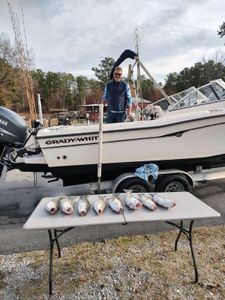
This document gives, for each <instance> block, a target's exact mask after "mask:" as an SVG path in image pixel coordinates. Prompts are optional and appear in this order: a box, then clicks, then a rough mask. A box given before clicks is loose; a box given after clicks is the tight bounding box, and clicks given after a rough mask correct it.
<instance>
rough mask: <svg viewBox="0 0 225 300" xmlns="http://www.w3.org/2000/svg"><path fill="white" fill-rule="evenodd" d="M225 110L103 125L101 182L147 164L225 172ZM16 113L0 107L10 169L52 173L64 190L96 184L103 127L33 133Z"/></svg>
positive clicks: (4, 159) (0, 132) (59, 128)
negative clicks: (28, 142)
mask: <svg viewBox="0 0 225 300" xmlns="http://www.w3.org/2000/svg"><path fill="white" fill-rule="evenodd" d="M224 132H225V108H223V107H221V108H215V109H212V108H210V109H202V110H197V111H195V112H193V111H191V112H185V113H182V112H180V113H179V114H164V115H163V116H161V117H160V118H157V119H155V120H147V121H135V122H125V123H117V124H103V139H102V158H101V161H102V180H111V179H114V178H115V177H116V176H118V175H119V174H121V173H124V172H134V171H135V169H136V168H137V167H140V166H142V165H144V164H145V163H155V164H157V165H158V166H159V168H160V169H162V168H163V169H164V168H166V169H168V168H179V169H181V170H184V171H190V170H195V169H196V168H197V167H199V166H201V168H207V169H209V168H215V167H219V166H225V134H224ZM33 134H34V137H35V144H34V145H33V146H29V147H26V139H27V126H26V124H25V122H24V120H23V119H22V118H21V117H20V116H18V115H17V114H16V113H14V112H12V111H10V110H8V109H5V108H3V107H0V143H1V145H2V156H1V161H2V163H3V164H5V165H6V166H7V168H8V169H12V168H17V169H20V170H21V171H35V172H51V173H52V175H53V176H54V177H57V178H61V179H62V180H63V183H64V185H72V184H78V183H88V182H93V181H96V180H97V164H98V155H99V153H98V147H99V126H98V125H85V126H70V125H68V126H56V127H49V128H41V129H39V130H37V131H36V132H33Z"/></svg>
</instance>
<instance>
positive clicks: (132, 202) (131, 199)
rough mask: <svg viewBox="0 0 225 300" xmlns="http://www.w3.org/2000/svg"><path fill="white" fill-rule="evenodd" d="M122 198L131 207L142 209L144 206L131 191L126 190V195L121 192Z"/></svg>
mask: <svg viewBox="0 0 225 300" xmlns="http://www.w3.org/2000/svg"><path fill="white" fill-rule="evenodd" d="M120 195H121V196H120V197H121V198H122V199H123V201H124V203H125V204H126V206H127V207H128V208H129V209H141V208H142V206H143V205H142V203H141V202H140V201H139V200H138V199H137V198H136V197H135V196H133V195H132V192H131V191H126V193H125V195H124V194H120Z"/></svg>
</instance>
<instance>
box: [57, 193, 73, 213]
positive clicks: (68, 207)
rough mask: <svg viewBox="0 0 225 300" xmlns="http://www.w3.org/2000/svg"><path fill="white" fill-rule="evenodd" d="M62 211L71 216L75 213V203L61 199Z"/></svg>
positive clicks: (67, 199) (65, 198)
mask: <svg viewBox="0 0 225 300" xmlns="http://www.w3.org/2000/svg"><path fill="white" fill-rule="evenodd" d="M59 202H60V210H61V212H63V213H64V214H66V215H71V214H72V213H73V203H72V201H71V199H69V198H68V197H66V196H65V197H61V198H60V200H59Z"/></svg>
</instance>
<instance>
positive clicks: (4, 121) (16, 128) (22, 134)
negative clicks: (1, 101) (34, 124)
mask: <svg viewBox="0 0 225 300" xmlns="http://www.w3.org/2000/svg"><path fill="white" fill-rule="evenodd" d="M26 137H27V124H26V122H25V121H24V119H23V118H21V117H20V116H19V115H18V114H16V113H15V112H13V111H12V110H9V109H7V108H4V107H2V106H0V144H1V145H8V146H12V147H16V148H20V147H22V146H23V145H24V142H25V140H26Z"/></svg>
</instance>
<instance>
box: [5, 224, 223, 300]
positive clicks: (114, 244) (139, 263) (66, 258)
mask: <svg viewBox="0 0 225 300" xmlns="http://www.w3.org/2000/svg"><path fill="white" fill-rule="evenodd" d="M176 236H177V231H169V232H164V233H159V234H153V235H145V236H136V237H121V238H118V239H112V240H105V241H104V242H102V243H82V244H79V245H75V246H72V247H69V248H63V249H62V257H63V258H61V259H58V258H57V253H56V252H55V253H54V266H53V271H54V277H53V290H54V295H53V296H52V297H51V299H90V300H92V299H107V300H108V299H143V300H145V299H146V300H147V299H154V300H157V299H160V300H163V299H198V300H203V299H204V300H205V299H210V300H211V299H225V226H218V227H201V228H195V229H194V230H193V237H194V241H193V242H194V249H195V254H196V260H197V266H198V270H199V282H198V283H193V280H194V269H193V265H192V258H191V255H190V250H189V243H188V241H187V239H186V237H182V238H181V240H180V242H179V244H178V251H174V241H175V238H176ZM3 258H4V259H3ZM10 258H11V256H10V255H9V256H0V262H2V264H3V265H4V261H7V260H10ZM14 261H15V264H20V263H21V261H22V262H23V267H22V271H23V272H24V273H26V272H27V273H28V274H30V275H29V276H28V278H25V279H24V280H22V279H21V280H20V281H18V283H17V284H15V285H13V286H10V288H11V289H12V292H13V291H14V293H15V295H17V297H18V298H19V299H24V300H26V299H48V252H47V251H34V252H29V253H20V254H17V255H16V257H14ZM15 267H16V266H15ZM12 277H13V269H11V270H8V271H7V272H6V271H4V272H3V271H1V267H0V290H1V291H4V289H7V285H9V283H10V280H12ZM10 278H11V279H10ZM0 295H1V294H0Z"/></svg>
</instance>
